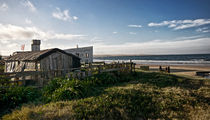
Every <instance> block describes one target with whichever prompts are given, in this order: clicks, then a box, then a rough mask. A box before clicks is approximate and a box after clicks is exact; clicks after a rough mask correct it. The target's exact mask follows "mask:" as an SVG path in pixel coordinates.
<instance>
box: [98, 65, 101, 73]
mask: <svg viewBox="0 0 210 120" xmlns="http://www.w3.org/2000/svg"><path fill="white" fill-rule="evenodd" d="M98 73H101V68H100V65H99V66H98Z"/></svg>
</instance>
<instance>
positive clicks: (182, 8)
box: [0, 0, 210, 55]
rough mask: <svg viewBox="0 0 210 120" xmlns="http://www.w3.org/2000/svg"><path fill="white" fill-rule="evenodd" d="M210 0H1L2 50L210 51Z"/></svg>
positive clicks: (191, 52)
mask: <svg viewBox="0 0 210 120" xmlns="http://www.w3.org/2000/svg"><path fill="white" fill-rule="evenodd" d="M209 6H210V1H209V0H0V54H1V55H10V54H12V53H13V52H15V51H21V45H25V51H29V50H31V41H32V39H40V40H41V49H49V48H60V49H68V48H75V47H76V45H77V44H78V45H79V47H85V46H93V48H94V49H93V50H94V55H110V54H112V55H115V54H118V55H119V54H120V55H125V54H126V55H128V54H130V55H134V54H136V55H139V54H141V55H142V54H203V53H205V54H206V53H207V54H210V14H209V12H210V7H209Z"/></svg>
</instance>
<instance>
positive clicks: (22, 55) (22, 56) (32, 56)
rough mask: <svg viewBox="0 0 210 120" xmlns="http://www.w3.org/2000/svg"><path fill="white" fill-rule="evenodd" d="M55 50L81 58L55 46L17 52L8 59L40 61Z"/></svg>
mask: <svg viewBox="0 0 210 120" xmlns="http://www.w3.org/2000/svg"><path fill="white" fill-rule="evenodd" d="M54 52H61V53H63V54H66V55H69V56H72V57H74V58H77V59H80V58H79V57H78V56H76V55H73V54H71V53H67V52H65V51H63V50H61V49H58V48H53V49H46V50H41V51H25V52H16V53H15V54H14V55H12V56H10V57H8V58H7V59H6V61H39V60H41V59H42V58H45V57H47V56H48V55H50V54H52V53H54Z"/></svg>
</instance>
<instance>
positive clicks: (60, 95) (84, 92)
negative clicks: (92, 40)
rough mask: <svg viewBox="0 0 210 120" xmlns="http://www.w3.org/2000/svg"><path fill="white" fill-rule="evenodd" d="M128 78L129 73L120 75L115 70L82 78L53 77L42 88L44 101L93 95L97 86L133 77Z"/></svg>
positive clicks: (104, 85)
mask: <svg viewBox="0 0 210 120" xmlns="http://www.w3.org/2000/svg"><path fill="white" fill-rule="evenodd" d="M130 78H131V75H130V74H128V75H121V74H119V73H117V72H111V73H101V74H97V75H94V76H91V77H87V78H85V79H84V80H78V79H67V78H55V79H53V80H51V81H50V82H49V84H48V85H47V86H46V87H45V88H44V89H43V96H44V101H45V102H50V101H60V100H72V99H79V98H84V97H88V96H91V95H92V96H93V95H94V94H95V93H97V90H96V88H97V87H106V86H109V85H113V84H116V83H118V82H125V81H129V80H132V79H134V78H131V79H130Z"/></svg>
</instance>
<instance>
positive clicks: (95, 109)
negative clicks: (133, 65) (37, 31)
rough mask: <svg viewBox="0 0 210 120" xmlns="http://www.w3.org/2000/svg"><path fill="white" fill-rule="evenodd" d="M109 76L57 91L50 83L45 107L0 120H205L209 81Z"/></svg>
mask: <svg viewBox="0 0 210 120" xmlns="http://www.w3.org/2000/svg"><path fill="white" fill-rule="evenodd" d="M110 74H111V75H107V76H106V77H104V78H103V77H102V76H104V75H102V76H100V77H95V78H97V79H89V81H92V82H88V85H87V81H88V80H84V81H86V82H84V81H83V82H81V81H80V82H81V83H80V82H79V81H77V82H75V83H77V84H74V83H72V82H66V83H65V82H64V83H62V84H60V83H59V82H58V83H59V85H58V86H57V82H56V81H54V82H55V83H54V84H56V86H57V87H58V88H56V87H52V86H51V87H50V86H48V88H46V89H48V90H50V91H48V92H46V93H48V95H49V96H48V95H46V97H47V98H48V101H49V102H48V103H47V104H40V105H34V104H33V103H31V104H25V105H23V106H22V107H21V108H17V109H15V110H13V112H12V113H10V114H7V115H5V116H3V117H2V119H5V120H10V119H14V120H15V119H32V120H33V119H35V120H39V119H54V120H57V119H210V86H209V85H210V84H209V83H210V81H209V80H208V79H202V80H198V79H195V80H194V79H190V78H186V77H179V76H175V75H169V74H164V73H151V72H136V73H135V74H126V75H121V74H120V75H119V74H116V73H110ZM119 76H124V77H119ZM58 81H59V80H58ZM107 81H109V82H107ZM118 81H121V82H118ZM84 83H86V84H84ZM67 84H68V85H67ZM73 84H74V85H73ZM50 85H52V84H50ZM75 85H76V86H80V87H81V86H83V87H82V91H81V92H80V93H79V94H77V93H78V92H77V91H78V90H81V89H80V87H77V88H75V89H74V90H73V91H74V95H75V97H73V98H72V97H70V96H68V95H72V92H69V90H72V86H75ZM62 86H64V87H62ZM85 86H89V87H90V89H88V88H89V87H88V88H84V87H85ZM91 86H93V87H91ZM53 88H55V89H53ZM60 89H63V90H60ZM77 89H78V90H77ZM87 90H89V92H87ZM91 93H92V94H91ZM52 94H55V95H53V96H52ZM81 94H84V95H81ZM87 94H88V95H87ZM56 95H58V96H59V97H55V96H56Z"/></svg>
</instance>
